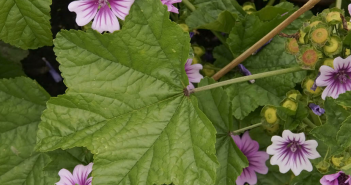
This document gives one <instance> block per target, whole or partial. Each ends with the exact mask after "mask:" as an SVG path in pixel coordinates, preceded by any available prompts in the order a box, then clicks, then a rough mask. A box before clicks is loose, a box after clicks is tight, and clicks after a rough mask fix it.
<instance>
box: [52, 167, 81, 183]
mask: <svg viewBox="0 0 351 185" xmlns="http://www.w3.org/2000/svg"><path fill="white" fill-rule="evenodd" d="M58 174H59V176H60V181H59V182H57V183H55V184H56V185H75V184H76V181H75V179H74V177H73V175H72V174H71V172H70V171H68V170H66V169H62V170H60V171H59V173H58Z"/></svg>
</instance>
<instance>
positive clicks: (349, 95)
mask: <svg viewBox="0 0 351 185" xmlns="http://www.w3.org/2000/svg"><path fill="white" fill-rule="evenodd" d="M335 102H336V103H337V104H339V105H341V106H345V107H351V91H346V92H345V93H343V94H340V95H339V97H338V98H337V99H335Z"/></svg>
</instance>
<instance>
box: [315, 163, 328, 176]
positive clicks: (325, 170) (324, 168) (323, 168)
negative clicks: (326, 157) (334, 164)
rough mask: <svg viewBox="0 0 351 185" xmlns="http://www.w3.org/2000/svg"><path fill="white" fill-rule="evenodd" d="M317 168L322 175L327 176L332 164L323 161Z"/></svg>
mask: <svg viewBox="0 0 351 185" xmlns="http://www.w3.org/2000/svg"><path fill="white" fill-rule="evenodd" d="M316 167H317V170H318V171H319V172H320V173H322V174H326V173H328V171H329V167H330V163H329V162H327V161H321V162H319V163H318V164H317V166H316Z"/></svg>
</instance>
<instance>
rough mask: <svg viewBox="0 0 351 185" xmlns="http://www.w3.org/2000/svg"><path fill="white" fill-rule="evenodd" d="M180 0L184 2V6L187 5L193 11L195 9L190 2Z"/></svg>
mask: <svg viewBox="0 0 351 185" xmlns="http://www.w3.org/2000/svg"><path fill="white" fill-rule="evenodd" d="M182 2H183V3H184V4H185V6H186V7H188V8H189V9H190V10H191V11H195V10H196V8H195V6H194V5H193V4H191V3H190V2H189V1H188V0H183V1H182Z"/></svg>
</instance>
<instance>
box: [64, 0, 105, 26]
mask: <svg viewBox="0 0 351 185" xmlns="http://www.w3.org/2000/svg"><path fill="white" fill-rule="evenodd" d="M98 8H99V0H79V1H73V2H71V3H70V4H69V5H68V10H69V11H71V12H75V13H76V14H77V18H76V22H77V24H78V26H84V25H86V24H88V23H89V22H90V21H91V20H93V19H94V17H95V15H96V13H97V11H98Z"/></svg>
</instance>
